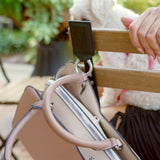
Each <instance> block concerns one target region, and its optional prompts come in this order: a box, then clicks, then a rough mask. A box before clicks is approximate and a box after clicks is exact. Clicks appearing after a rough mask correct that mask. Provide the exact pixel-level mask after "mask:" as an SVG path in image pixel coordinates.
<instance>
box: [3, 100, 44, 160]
mask: <svg viewBox="0 0 160 160" xmlns="http://www.w3.org/2000/svg"><path fill="white" fill-rule="evenodd" d="M41 105H42V101H37V102H36V103H34V104H33V105H32V106H31V108H30V109H29V110H28V112H26V114H25V115H24V116H23V117H22V118H21V119H20V120H19V121H18V122H17V124H16V125H15V127H14V128H13V129H12V131H11V132H10V134H9V136H8V139H7V142H6V145H5V150H4V159H5V160H11V157H12V156H11V155H12V148H13V145H14V143H15V141H16V139H17V137H18V134H19V133H20V131H21V130H22V129H23V127H24V126H25V124H27V122H28V121H29V120H30V119H31V118H32V117H33V116H34V115H35V114H36V113H38V112H39V111H40V110H42V107H39V106H41Z"/></svg>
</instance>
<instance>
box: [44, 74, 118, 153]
mask: <svg viewBox="0 0 160 160" xmlns="http://www.w3.org/2000/svg"><path fill="white" fill-rule="evenodd" d="M86 80H87V75H86V74H85V73H78V74H73V75H68V76H65V77H62V78H60V79H58V80H56V81H55V82H54V83H53V84H52V85H50V86H49V87H48V89H47V90H46V92H45V94H44V99H43V113H44V115H45V118H46V120H47V122H48V124H49V126H50V127H51V129H52V130H53V131H54V132H55V133H56V134H57V135H58V136H60V137H61V138H63V139H64V140H65V141H67V142H69V143H72V144H74V145H76V146H80V147H86V148H92V149H95V150H105V149H109V148H112V147H115V146H118V145H119V144H118V141H117V139H115V138H108V139H106V140H103V141H94V140H86V139H82V138H79V137H76V136H75V135H73V134H71V133H69V132H67V131H66V130H65V129H64V128H63V127H62V126H61V125H60V124H59V123H58V122H57V120H56V119H55V117H54V116H53V114H52V111H51V107H50V103H51V97H52V94H53V92H54V90H55V89H56V88H57V87H58V86H60V85H63V84H66V83H74V82H83V81H86Z"/></svg>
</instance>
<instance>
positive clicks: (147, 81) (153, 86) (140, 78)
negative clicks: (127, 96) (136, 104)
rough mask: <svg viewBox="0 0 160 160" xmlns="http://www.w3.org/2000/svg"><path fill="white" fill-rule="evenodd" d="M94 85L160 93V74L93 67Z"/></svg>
mask: <svg viewBox="0 0 160 160" xmlns="http://www.w3.org/2000/svg"><path fill="white" fill-rule="evenodd" d="M95 76H96V83H97V85H98V86H101V87H110V88H120V89H128V90H139V91H148V92H160V83H159V81H160V74H159V73H157V72H144V71H136V70H120V69H119V70H118V69H109V68H105V67H96V66H95Z"/></svg>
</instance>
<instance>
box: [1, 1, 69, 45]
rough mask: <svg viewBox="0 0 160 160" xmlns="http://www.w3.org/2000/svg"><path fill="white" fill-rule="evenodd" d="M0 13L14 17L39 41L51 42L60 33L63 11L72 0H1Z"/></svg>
mask: <svg viewBox="0 0 160 160" xmlns="http://www.w3.org/2000/svg"><path fill="white" fill-rule="evenodd" d="M0 4H1V5H0V14H1V15H4V16H7V17H10V18H12V19H13V20H14V21H16V22H17V23H20V24H21V25H22V28H23V30H24V31H27V32H30V33H31V34H32V35H33V36H34V37H35V38H36V39H37V41H42V40H44V41H45V42H46V43H49V42H50V40H51V38H53V37H55V36H56V35H58V33H59V30H58V27H59V26H60V23H61V22H62V21H63V11H64V10H65V9H67V8H69V7H70V6H71V5H72V0H0Z"/></svg>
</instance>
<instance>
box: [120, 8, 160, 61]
mask: <svg viewBox="0 0 160 160" xmlns="http://www.w3.org/2000/svg"><path fill="white" fill-rule="evenodd" d="M121 21H122V23H123V24H124V25H125V26H126V27H127V28H128V29H129V34H130V38H131V41H132V43H133V45H134V46H135V47H136V48H137V49H138V50H139V51H140V52H142V53H144V52H146V53H147V54H148V56H149V59H150V61H151V62H154V59H155V58H156V57H157V60H158V61H159V63H160V7H157V8H154V7H153V8H149V9H147V10H146V11H144V12H143V13H142V14H141V15H140V16H139V18H137V19H136V20H134V21H133V20H131V19H129V18H122V19H121Z"/></svg>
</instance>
